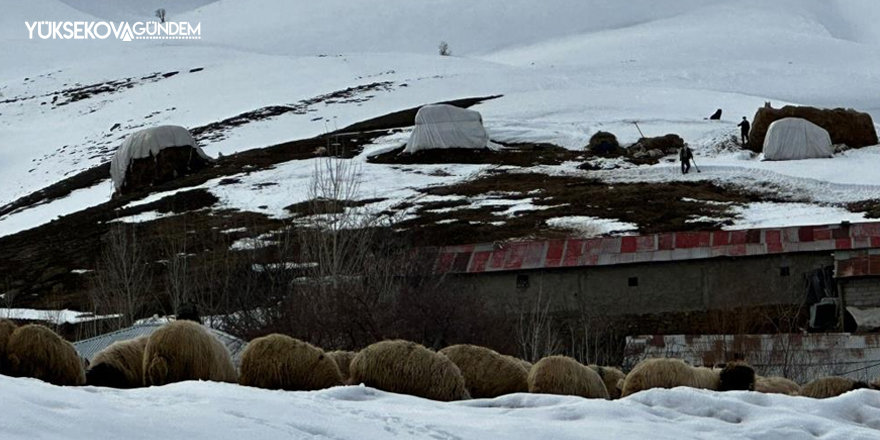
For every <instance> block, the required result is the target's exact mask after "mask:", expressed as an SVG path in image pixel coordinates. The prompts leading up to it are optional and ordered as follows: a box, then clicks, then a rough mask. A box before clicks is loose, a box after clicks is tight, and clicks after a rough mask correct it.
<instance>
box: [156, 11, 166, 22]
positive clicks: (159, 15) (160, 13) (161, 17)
mask: <svg viewBox="0 0 880 440" xmlns="http://www.w3.org/2000/svg"><path fill="white" fill-rule="evenodd" d="M156 18H158V19H159V23H165V9H164V8H159V9H156Z"/></svg>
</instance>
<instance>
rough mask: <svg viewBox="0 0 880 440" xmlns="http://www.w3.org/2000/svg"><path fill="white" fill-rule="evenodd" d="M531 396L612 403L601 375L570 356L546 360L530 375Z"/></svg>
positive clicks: (534, 368)
mask: <svg viewBox="0 0 880 440" xmlns="http://www.w3.org/2000/svg"><path fill="white" fill-rule="evenodd" d="M528 382H529V392H530V393H540V394H559V395H566V396H581V397H586V398H588V399H608V398H609V397H608V390H607V389H605V384H604V383H602V378H601V377H599V373H597V372H595V371H594V370H593V369H591V368H590V367H587V366H586V365H583V364H581V363H580V362H578V361H576V360H574V359H572V358H570V357H567V356H550V357H545V358H544V359H541V360H540V361H538V362H537V363H536V364H535V365H533V366H532V370H531V371H530V372H529V378H528Z"/></svg>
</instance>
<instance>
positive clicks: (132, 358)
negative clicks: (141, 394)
mask: <svg viewBox="0 0 880 440" xmlns="http://www.w3.org/2000/svg"><path fill="white" fill-rule="evenodd" d="M148 339H149V338H147V337H146V336H141V337H138V338H134V339H129V340H126V341H117V342H114V343H113V344H111V345H110V346H109V347H107V348H105V349H103V350H101V352H100V353H98V354H97V355H95V357H94V358H93V359H92V362H91V364H90V366H89V369H88V371H86V384H87V385H93V386H98V387H109V388H139V387H142V386H143V385H144V349H145V348H146V347H147V340H148Z"/></svg>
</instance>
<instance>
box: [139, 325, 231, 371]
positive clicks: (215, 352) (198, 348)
mask: <svg viewBox="0 0 880 440" xmlns="http://www.w3.org/2000/svg"><path fill="white" fill-rule="evenodd" d="M186 380H210V381H215V382H233V383H234V382H237V380H238V376H237V373H236V371H235V367H234V366H233V365H232V357H231V356H230V355H229V350H227V349H226V346H224V345H223V343H221V342H220V341H219V340H217V338H215V337H214V336H213V335H211V333H209V332H208V330H206V329H205V328H204V327H202V325H200V324H197V323H195V322H192V321H174V322H170V323H168V324H165V325H163V326H162V327H161V328H159V329H158V330H156V331H155V332H153V334H152V335H150V338H149V340H148V341H147V346H146V348H145V349H144V385H147V386H150V385H165V384H169V383H174V382H182V381H186Z"/></svg>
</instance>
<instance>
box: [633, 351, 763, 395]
mask: <svg viewBox="0 0 880 440" xmlns="http://www.w3.org/2000/svg"><path fill="white" fill-rule="evenodd" d="M675 387H691V388H702V389H707V390H714V391H732V390H752V389H754V387H755V370H754V369H753V368H752V367H751V366H749V365H747V364H745V363H743V362H731V363H729V364H727V365H726V366H725V367H724V368H723V369H712V368H706V367H692V366H690V365H688V364H686V363H684V362H683V361H681V360H679V359H667V358H657V359H646V360H644V361H642V362H639V363H638V365H636V366H635V368H633V369H632V371H630V373H629V374H628V375H627V376H626V379H625V380H624V383H623V387H622V389H621V397H626V396H629V395H631V394H635V393H637V392H639V391H645V390H649V389H651V388H675Z"/></svg>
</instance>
